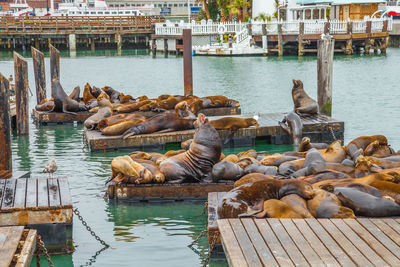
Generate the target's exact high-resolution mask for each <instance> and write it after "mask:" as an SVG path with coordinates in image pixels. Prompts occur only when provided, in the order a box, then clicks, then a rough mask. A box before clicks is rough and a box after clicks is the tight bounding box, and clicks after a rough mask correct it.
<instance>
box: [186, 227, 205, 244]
mask: <svg viewBox="0 0 400 267" xmlns="http://www.w3.org/2000/svg"><path fill="white" fill-rule="evenodd" d="M205 233H207V230H203V231H201V233H200V234H199V236H198V237H196V239H195V240H194V241H193V242H192V243H190V244H189V245H188V247H193V245H194V244H196V243H197V242H198V241H199V240H200V238H202V237H203V236H204V235H205Z"/></svg>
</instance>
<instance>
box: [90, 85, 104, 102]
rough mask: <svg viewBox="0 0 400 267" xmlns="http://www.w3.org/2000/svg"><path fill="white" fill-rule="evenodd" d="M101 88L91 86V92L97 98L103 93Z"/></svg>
mask: <svg viewBox="0 0 400 267" xmlns="http://www.w3.org/2000/svg"><path fill="white" fill-rule="evenodd" d="M101 92H102V91H101V89H100V88H98V87H96V86H94V85H93V86H92V87H91V88H90V93H91V94H92V96H93V97H95V98H96V99H97V98H98V97H99V95H100V94H101Z"/></svg>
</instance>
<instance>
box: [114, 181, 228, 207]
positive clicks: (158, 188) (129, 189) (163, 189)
mask: <svg viewBox="0 0 400 267" xmlns="http://www.w3.org/2000/svg"><path fill="white" fill-rule="evenodd" d="M232 188H233V182H227V183H183V184H169V183H163V184H141V185H136V184H115V183H112V182H111V183H109V184H108V189H107V193H106V195H107V196H108V198H109V199H113V200H117V201H132V202H140V201H150V202H151V201H153V202H165V201H182V200H191V201H196V200H202V201H204V200H206V199H207V194H209V193H210V192H219V191H224V192H226V191H229V190H231V189H232Z"/></svg>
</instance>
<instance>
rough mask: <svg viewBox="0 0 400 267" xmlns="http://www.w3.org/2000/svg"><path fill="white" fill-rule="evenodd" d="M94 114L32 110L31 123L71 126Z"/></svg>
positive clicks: (210, 112) (209, 111)
mask: <svg viewBox="0 0 400 267" xmlns="http://www.w3.org/2000/svg"><path fill="white" fill-rule="evenodd" d="M199 112H203V113H204V114H205V115H206V116H222V115H238V114H240V113H241V109H240V107H223V108H206V109H202V110H200V111H199ZM134 113H137V114H140V115H143V116H145V117H149V118H150V117H152V116H154V115H157V114H160V112H154V111H136V112H134ZM94 114H95V113H89V112H76V115H73V114H67V113H63V112H47V111H37V110H36V109H33V110H32V118H33V121H34V122H35V123H36V124H38V125H54V124H71V123H74V122H77V123H83V122H84V121H85V120H86V119H87V118H89V117H90V116H92V115H94Z"/></svg>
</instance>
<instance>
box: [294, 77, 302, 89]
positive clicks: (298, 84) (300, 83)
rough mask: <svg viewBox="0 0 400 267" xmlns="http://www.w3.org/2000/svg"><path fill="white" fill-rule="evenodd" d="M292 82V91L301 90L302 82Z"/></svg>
mask: <svg viewBox="0 0 400 267" xmlns="http://www.w3.org/2000/svg"><path fill="white" fill-rule="evenodd" d="M292 81H293V90H295V89H297V88H303V82H302V81H300V80H294V79H293V80H292Z"/></svg>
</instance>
